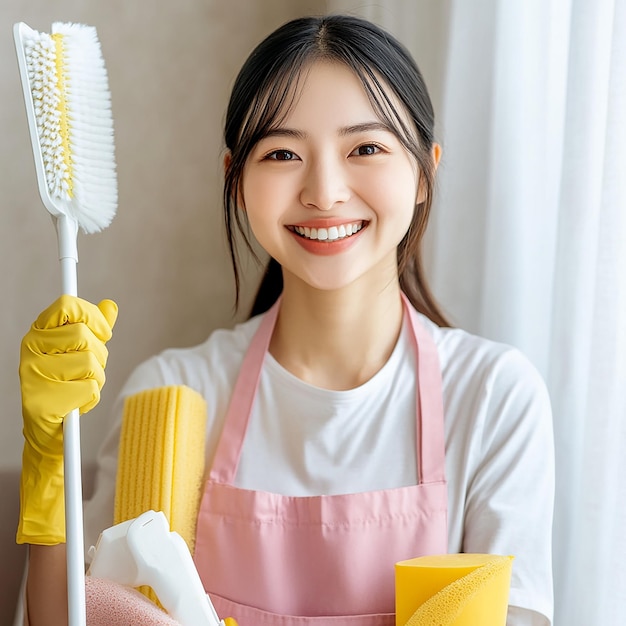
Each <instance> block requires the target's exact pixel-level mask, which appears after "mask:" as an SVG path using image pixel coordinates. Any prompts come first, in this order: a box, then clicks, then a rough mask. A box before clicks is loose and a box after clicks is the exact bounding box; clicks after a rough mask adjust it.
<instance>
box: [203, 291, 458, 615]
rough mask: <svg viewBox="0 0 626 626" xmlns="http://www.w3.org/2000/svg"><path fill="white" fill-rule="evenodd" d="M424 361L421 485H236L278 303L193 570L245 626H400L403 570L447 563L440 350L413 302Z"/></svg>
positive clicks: (227, 428) (219, 456)
mask: <svg viewBox="0 0 626 626" xmlns="http://www.w3.org/2000/svg"><path fill="white" fill-rule="evenodd" d="M403 302H404V308H405V316H406V319H407V320H408V323H409V326H410V328H411V331H412V337H413V343H414V348H415V353H416V363H417V372H416V385H415V387H416V426H417V429H416V430H417V441H416V449H417V459H418V467H417V474H418V479H419V483H418V484H417V485H413V486H409V487H402V488H398V489H390V490H384V491H373V492H366V493H357V494H349V495H333V496H313V497H290V496H282V495H279V494H274V493H266V492H258V491H251V490H245V489H239V488H237V487H235V486H234V485H233V481H234V478H235V475H236V471H237V466H238V463H239V457H240V454H241V449H242V445H243V441H244V438H245V434H246V429H247V424H248V419H249V417H250V413H251V408H252V404H253V402H254V397H255V395H256V390H257V387H258V382H259V377H260V373H261V368H262V365H263V360H264V357H265V354H266V352H267V348H268V346H269V341H270V338H271V336H272V332H273V328H274V324H275V321H276V317H277V314H278V307H279V303H276V305H275V306H274V307H273V308H272V309H270V311H268V313H267V314H266V315H265V317H264V319H263V320H262V322H261V324H260V326H259V329H258V331H257V333H256V335H255V337H254V338H253V340H252V343H251V345H250V348H249V349H248V352H247V354H246V356H245V358H244V361H243V364H242V368H241V371H240V373H239V377H238V380H237V382H236V385H235V388H234V390H233V394H232V398H231V403H230V406H229V409H228V413H227V415H226V419H225V423H224V428H223V431H222V434H221V437H220V441H219V444H218V448H217V451H216V455H215V459H214V462H213V466H212V468H211V472H210V475H209V478H208V480H207V481H206V484H205V489H204V494H203V498H202V503H201V507H200V513H199V516H198V525H197V537H196V550H195V555H194V557H195V561H196V566H197V568H198V571H199V573H200V576H201V578H202V581H203V583H204V586H205V589H206V590H207V592H208V593H209V594H210V596H211V599H212V600H213V604H214V605H215V608H216V609H217V612H218V614H219V615H220V616H232V617H234V618H235V619H236V620H237V622H238V623H239V626H315V625H317V624H332V625H335V626H353V625H356V624H358V625H359V626H393V624H394V623H395V616H394V608H395V590H394V564H395V563H396V562H397V561H401V560H404V559H409V558H413V557H417V556H421V555H425V554H440V553H445V552H447V545H448V537H447V488H446V482H445V450H444V426H443V398H442V391H441V370H440V365H439V358H438V354H437V348H436V346H435V344H434V342H433V340H432V338H431V337H430V335H429V334H428V332H427V331H426V330H425V329H424V328H423V327H422V325H421V323H420V321H419V318H418V316H417V314H416V312H415V311H414V310H413V308H412V307H411V306H410V304H409V303H408V301H407V300H406V298H404V299H403Z"/></svg>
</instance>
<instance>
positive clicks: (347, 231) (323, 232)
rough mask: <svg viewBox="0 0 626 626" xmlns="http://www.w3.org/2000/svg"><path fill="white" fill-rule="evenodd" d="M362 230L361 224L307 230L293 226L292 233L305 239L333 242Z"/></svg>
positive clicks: (306, 228) (303, 227)
mask: <svg viewBox="0 0 626 626" xmlns="http://www.w3.org/2000/svg"><path fill="white" fill-rule="evenodd" d="M361 228H363V222H354V223H353V224H341V225H340V226H331V227H330V228H308V227H307V226H294V227H293V230H294V232H296V233H298V235H301V236H302V237H306V238H307V239H317V240H319V241H334V240H335V239H343V238H345V237H350V236H351V235H354V234H355V233H358V232H359V231H360V230H361Z"/></svg>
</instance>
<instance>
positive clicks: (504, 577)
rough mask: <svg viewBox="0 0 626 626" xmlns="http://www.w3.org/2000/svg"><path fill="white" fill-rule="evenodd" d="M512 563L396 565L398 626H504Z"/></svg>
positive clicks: (494, 559) (506, 559) (425, 560)
mask: <svg viewBox="0 0 626 626" xmlns="http://www.w3.org/2000/svg"><path fill="white" fill-rule="evenodd" d="M512 561H513V557H510V556H497V555H490V554H446V555H437V556H425V557H419V558H417V559H410V560H408V561H400V562H399V563H396V626H432V625H433V624H437V626H476V624H480V626H504V625H505V624H506V614H507V605H508V598H509V586H510V581H511V567H512Z"/></svg>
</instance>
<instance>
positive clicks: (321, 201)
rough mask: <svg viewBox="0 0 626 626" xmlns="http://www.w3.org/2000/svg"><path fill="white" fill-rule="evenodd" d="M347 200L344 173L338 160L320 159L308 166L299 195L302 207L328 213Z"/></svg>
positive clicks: (348, 194)
mask: <svg viewBox="0 0 626 626" xmlns="http://www.w3.org/2000/svg"><path fill="white" fill-rule="evenodd" d="M349 198H350V187H349V185H348V181H347V178H346V172H345V171H344V168H343V167H342V164H341V163H340V162H339V161H338V160H336V159H332V158H320V159H316V160H315V161H313V162H311V163H310V164H309V166H308V167H307V171H306V175H305V178H304V181H303V186H302V191H301V193H300V201H301V202H302V204H303V205H304V206H308V207H311V208H315V209H318V210H320V211H330V210H331V209H332V208H333V207H335V205H337V204H338V203H342V202H347V201H348V199H349Z"/></svg>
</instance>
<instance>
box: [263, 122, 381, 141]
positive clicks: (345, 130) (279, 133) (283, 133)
mask: <svg viewBox="0 0 626 626" xmlns="http://www.w3.org/2000/svg"><path fill="white" fill-rule="evenodd" d="M373 130H375V131H384V132H386V133H390V132H393V131H392V129H391V128H389V126H388V125H387V124H384V123H383V122H379V121H372V122H361V123H359V124H350V125H349V126H342V127H341V128H340V129H339V130H338V134H339V135H340V136H342V137H345V136H347V135H355V134H357V133H364V132H369V131H373ZM267 137H290V138H292V139H306V138H307V137H308V133H306V132H304V131H303V130H297V129H295V128H286V127H283V126H278V127H276V128H270V130H268V131H267V133H265V135H263V139H266V138H267Z"/></svg>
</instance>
